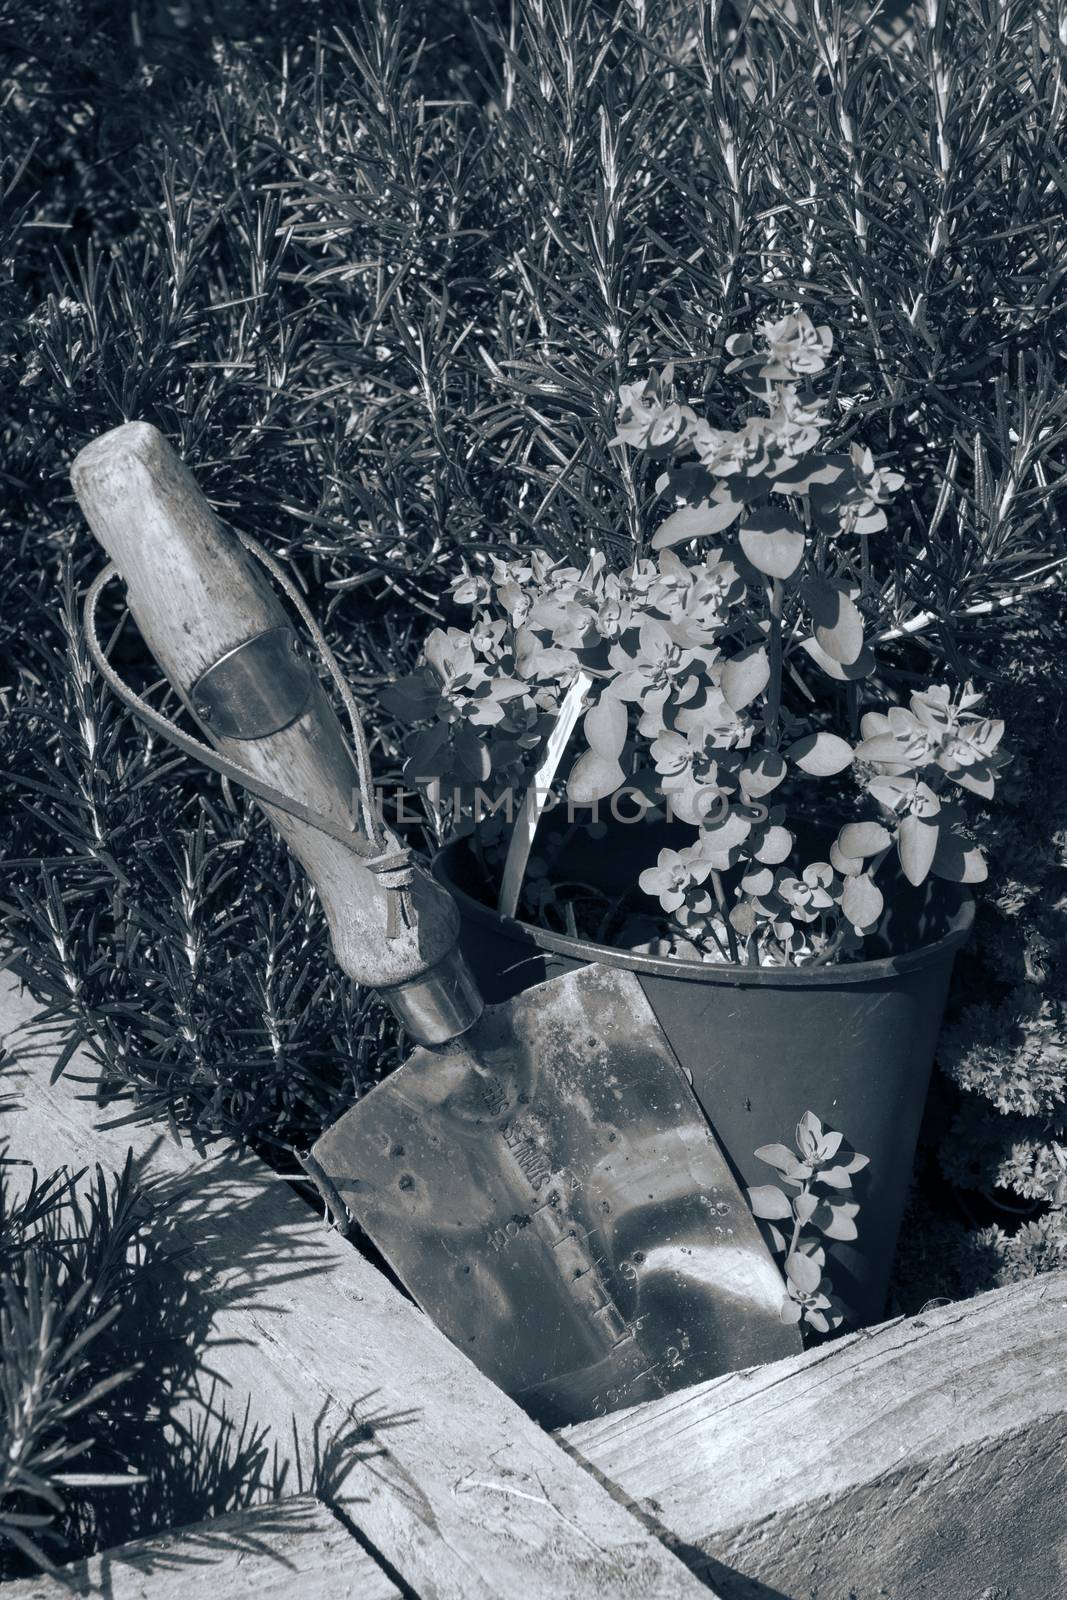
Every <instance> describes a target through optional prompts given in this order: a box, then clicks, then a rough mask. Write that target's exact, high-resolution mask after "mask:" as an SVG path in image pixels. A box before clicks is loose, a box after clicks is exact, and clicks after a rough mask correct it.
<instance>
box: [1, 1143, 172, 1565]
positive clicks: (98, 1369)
mask: <svg viewBox="0 0 1067 1600" xmlns="http://www.w3.org/2000/svg"><path fill="white" fill-rule="evenodd" d="M9 1162H10V1158H9V1157H8V1156H7V1155H6V1153H5V1154H0V1335H2V1354H0V1404H2V1410H0V1576H3V1577H11V1576H13V1575H14V1574H15V1572H16V1571H18V1570H19V1560H18V1558H19V1556H21V1557H23V1558H25V1559H26V1560H28V1561H29V1562H30V1563H32V1564H34V1565H39V1566H49V1565H50V1564H51V1559H50V1558H51V1554H60V1555H61V1556H62V1555H66V1554H69V1553H71V1551H72V1547H73V1549H77V1547H78V1546H79V1544H83V1543H84V1542H85V1539H86V1535H87V1533H88V1529H89V1526H90V1525H91V1521H92V1512H91V1505H92V1501H91V1498H90V1497H88V1496H87V1495H86V1491H87V1490H92V1491H99V1490H101V1489H108V1490H111V1491H112V1492H115V1493H119V1492H121V1493H124V1494H126V1495H128V1494H129V1490H130V1487H131V1485H132V1484H134V1483H135V1482H137V1481H138V1480H137V1476H136V1475H135V1474H134V1473H132V1472H131V1471H130V1470H129V1469H128V1468H127V1465H126V1463H125V1461H124V1460H123V1458H122V1456H121V1454H119V1453H118V1452H116V1450H115V1448H114V1438H113V1436H114V1433H115V1430H116V1427H120V1428H121V1425H122V1421H123V1414H124V1410H125V1404H124V1402H125V1398H126V1396H127V1395H128V1393H129V1388H128V1386H129V1382H130V1379H131V1378H132V1377H133V1376H134V1372H135V1366H131V1364H130V1360H129V1351H130V1348H131V1341H130V1340H129V1337H128V1335H129V1333H130V1329H129V1326H128V1325H127V1326H126V1327H125V1328H123V1329H121V1330H116V1320H117V1319H120V1318H122V1316H123V1303H124V1301H125V1300H127V1299H128V1297H129V1296H130V1294H131V1289H132V1288H133V1286H134V1285H135V1283H136V1281H137V1278H138V1276H139V1274H140V1272H141V1270H142V1269H143V1265H144V1250H143V1241H142V1238H141V1234H142V1231H143V1220H144V1219H143V1205H142V1197H141V1195H140V1194H139V1192H138V1189H137V1186H136V1184H135V1183H134V1181H133V1178H132V1173H131V1170H130V1168H129V1166H127V1168H126V1171H125V1172H124V1173H123V1174H122V1175H121V1176H120V1177H118V1178H117V1179H115V1180H114V1181H113V1183H112V1184H111V1185H109V1184H108V1183H107V1181H106V1180H105V1178H104V1175H103V1173H102V1172H101V1171H100V1169H99V1168H98V1169H97V1177H96V1183H95V1185H94V1186H93V1188H91V1189H90V1191H89V1195H88V1205H86V1204H84V1203H83V1202H82V1201H81V1200H80V1199H79V1196H78V1193H77V1189H76V1186H75V1185H76V1180H75V1178H74V1177H73V1176H72V1175H70V1174H67V1173H63V1172H58V1173H53V1174H52V1175H51V1177H49V1178H46V1179H43V1180H39V1179H38V1176H37V1174H36V1172H34V1173H33V1174H32V1178H31V1179H30V1181H29V1182H28V1183H25V1184H22V1185H20V1186H19V1189H18V1192H17V1193H16V1192H15V1191H14V1189H13V1186H12V1184H11V1182H10V1180H9V1175H8V1173H7V1171H6V1170H5V1169H6V1168H7V1166H8V1165H9ZM127 1323H128V1319H127ZM124 1335H125V1337H124ZM109 1434H110V1435H111V1436H112V1438H111V1439H110V1440H108V1435H109ZM105 1441H106V1442H105Z"/></svg>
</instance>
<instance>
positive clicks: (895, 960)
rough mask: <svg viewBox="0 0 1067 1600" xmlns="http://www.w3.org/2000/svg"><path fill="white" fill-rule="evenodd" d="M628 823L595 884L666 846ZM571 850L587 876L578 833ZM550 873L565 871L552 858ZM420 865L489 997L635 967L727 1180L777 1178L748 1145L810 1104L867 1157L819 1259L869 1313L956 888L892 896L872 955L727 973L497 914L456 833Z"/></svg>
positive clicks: (906, 1158) (851, 1300) (905, 1166)
mask: <svg viewBox="0 0 1067 1600" xmlns="http://www.w3.org/2000/svg"><path fill="white" fill-rule="evenodd" d="M637 831H638V830H635V829H629V830H627V836H626V837H625V838H624V839H621V840H620V839H619V838H616V840H615V841H614V842H613V844H612V845H604V844H601V845H600V846H598V847H597V849H596V851H595V855H596V863H597V864H596V874H595V876H596V880H597V882H598V886H601V887H604V888H605V890H606V892H608V893H611V892H612V890H613V889H616V888H617V887H618V886H620V885H621V886H623V887H625V886H626V885H627V884H633V883H634V882H635V881H636V875H637V872H638V871H639V870H640V868H641V866H643V865H645V864H647V862H646V861H645V860H644V857H645V855H646V853H647V855H648V858H649V859H650V860H654V859H655V852H656V849H657V848H658V847H659V845H661V844H662V843H663V842H664V841H663V839H662V838H659V837H658V830H657V829H655V828H649V829H647V830H646V829H644V828H642V829H641V830H640V833H641V834H642V835H645V834H646V833H647V835H648V837H645V838H642V839H641V840H640V843H639V842H638V840H637V839H636V838H635V837H634V836H635V834H636V833H637ZM623 845H625V847H626V848H625V850H623ZM577 848H579V849H580V850H581V858H580V859H581V876H582V877H583V878H585V879H587V880H588V879H589V878H590V877H591V873H590V860H591V854H592V852H591V849H590V845H589V842H588V840H584V841H582V842H581V843H580V845H579V846H577ZM638 856H640V857H641V859H640V860H638V859H637V857H638ZM570 865H572V866H575V867H577V861H575V860H573V859H572V862H571V863H570ZM556 868H557V869H558V870H559V871H560V873H561V874H562V875H568V863H567V860H566V854H564V855H563V856H561V857H560V860H559V861H558V862H557V863H556ZM433 871H434V874H435V875H436V877H437V878H438V879H439V880H440V882H442V883H444V884H446V885H447V887H448V888H449V889H450V890H451V891H452V893H453V894H454V895H455V897H456V899H457V901H458V903H459V906H460V912H461V916H462V932H461V943H462V948H463V951H464V953H465V955H466V956H467V959H468V961H469V962H470V963H471V966H472V967H473V969H474V973H475V976H476V978H477V980H478V983H479V985H480V986H481V988H482V990H483V992H484V993H485V996H486V999H487V1000H490V1001H495V1000H503V999H508V998H510V997H511V996H512V995H515V994H517V993H519V992H520V991H521V990H523V989H526V988H529V987H530V986H531V985H532V984H535V983H541V982H543V981H544V979H546V978H552V977H556V976H558V975H559V974H560V973H562V972H568V971H571V970H573V968H575V967H576V966H581V965H584V964H586V963H588V962H590V961H598V962H601V963H602V964H603V965H604V966H608V967H628V968H630V969H631V970H632V971H634V972H636V973H637V974H638V976H639V979H640V982H641V987H642V988H643V990H644V992H645V994H646V996H647V998H648V1001H649V1004H650V1005H651V1006H652V1009H653V1010H654V1011H655V1013H656V1016H657V1018H658V1019H659V1022H660V1024H661V1026H662V1027H663V1030H664V1032H665V1033H666V1036H667V1038H668V1040H669V1042H670V1044H671V1048H672V1049H673V1050H674V1053H675V1055H676V1056H677V1057H678V1060H679V1061H680V1063H681V1065H682V1067H683V1068H684V1069H685V1071H686V1072H687V1073H688V1074H689V1075H690V1077H691V1080H692V1084H693V1089H694V1091H695V1093H696V1096H697V1098H698V1100H699V1102H700V1104H701V1107H702V1108H703V1111H704V1114H705V1115H706V1117H707V1118H708V1121H709V1122H710V1123H711V1125H712V1127H713V1128H714V1130H715V1133H716V1135H717V1137H718V1139H719V1142H720V1144H721V1145H722V1146H723V1148H724V1149H725V1151H726V1154H727V1156H728V1158H729V1160H730V1161H731V1163H732V1165H733V1167H734V1171H735V1175H736V1176H737V1177H738V1180H739V1181H740V1182H741V1183H743V1184H747V1185H756V1184H763V1183H769V1182H775V1181H776V1174H775V1173H774V1171H773V1169H771V1168H770V1167H767V1166H765V1165H764V1164H763V1163H762V1162H760V1161H757V1160H756V1159H755V1156H754V1154H753V1152H754V1151H755V1150H756V1149H757V1148H758V1147H760V1146H761V1145H765V1144H775V1143H787V1144H789V1143H791V1142H792V1134H793V1129H794V1126H795V1124H796V1123H797V1122H798V1120H799V1119H800V1117H801V1116H802V1115H803V1113H804V1112H805V1111H807V1110H809V1109H810V1110H812V1111H814V1112H815V1113H816V1114H817V1115H818V1116H819V1117H820V1118H821V1119H822V1120H823V1121H824V1122H825V1123H827V1124H828V1125H829V1126H831V1127H834V1128H837V1129H839V1130H840V1131H841V1132H842V1133H843V1134H844V1136H845V1138H846V1140H847V1141H848V1143H849V1144H851V1145H852V1147H853V1148H854V1149H856V1150H859V1151H862V1153H863V1154H864V1155H867V1156H869V1157H870V1166H869V1167H868V1168H867V1169H865V1170H864V1171H863V1172H862V1173H859V1174H857V1176H856V1179H855V1185H854V1186H855V1194H856V1198H857V1200H858V1201H859V1202H860V1206H861V1210H860V1213H859V1216H858V1218H857V1226H858V1228H859V1238H858V1240H856V1241H855V1243H852V1244H846V1243H841V1242H835V1243H834V1244H833V1245H832V1246H831V1247H830V1255H831V1257H832V1260H833V1271H832V1277H833V1282H834V1288H835V1290H836V1292H837V1293H838V1295H839V1296H840V1297H841V1299H842V1300H843V1301H844V1302H845V1304H846V1305H847V1307H848V1309H849V1312H850V1315H851V1318H852V1320H853V1322H854V1323H866V1322H870V1321H874V1320H877V1318H878V1317H879V1316H880V1315H881V1314H882V1312H883V1309H884V1306H885V1299H886V1292H887V1289H888V1285H889V1278H890V1272H891V1268H892V1263H893V1253H894V1250H895V1248H896V1241H897V1234H898V1232H899V1229H900V1221H901V1216H902V1214H903V1210H904V1205H905V1201H906V1199H907V1192H908V1185H909V1182H910V1178H911V1170H912V1165H913V1161H914V1157H915V1146H916V1142H917V1139H918V1134H919V1125H920V1122H921V1120H922V1114H923V1106H924V1104H925V1100H926V1093H927V1089H928V1086H929V1081H930V1070H931V1067H932V1064H933V1059H934V1049H935V1046H936V1042H937V1035H938V1032H939V1029H940V1027H941V1019H942V1016H943V1013H944V1007H945V998H946V994H947V991H948V984H949V979H950V977H951V973H952V964H953V961H954V959H955V955H956V951H957V950H958V949H959V948H960V946H961V945H962V944H963V943H964V942H965V941H966V939H967V937H968V935H969V933H970V929H971V925H972V922H973V920H974V902H973V900H972V899H971V897H970V895H969V893H968V892H967V891H966V890H965V889H963V888H962V887H960V886H958V885H955V884H948V883H943V882H940V881H938V882H933V883H931V884H929V885H928V886H927V887H926V889H925V890H924V891H912V892H910V893H909V892H907V891H905V892H904V893H902V894H901V895H900V896H899V897H898V900H897V901H896V902H894V905H893V906H892V908H891V910H890V913H889V916H888V917H887V919H886V924H885V926H884V928H883V929H882V930H880V932H879V934H878V935H877V936H875V939H874V940H872V941H871V942H872V944H873V956H872V959H870V960H866V961H856V962H849V963H846V964H844V965H842V966H827V967H815V968H812V967H808V968H804V967H799V968H798V967H787V968H780V967H735V966H718V965H708V964H705V963H702V962H693V961H681V960H677V959H675V958H674V957H657V956H648V955H641V954H637V953H634V952H631V951H628V950H622V949H615V948H613V947H611V946H608V945H599V944H594V943H592V942H591V941H588V940H585V939H575V938H571V937H569V936H567V935H566V934H562V933H556V932H553V931H551V930H549V929H547V928H542V927H537V926H534V925H533V924H530V923H525V922H519V921H517V920H514V919H511V918H503V917H501V916H499V915H498V914H497V913H496V912H495V911H494V910H493V909H492V908H491V906H489V905H487V904H485V903H484V899H480V898H479V895H482V896H484V895H485V889H484V883H483V875H482V872H481V869H480V867H479V864H478V862H477V859H476V857H475V855H474V852H473V851H472V849H471V847H470V841H469V840H468V839H457V840H454V841H453V842H452V843H451V844H448V845H446V846H445V848H444V849H443V850H441V851H440V852H439V853H438V855H437V856H436V858H435V860H434V864H433ZM570 875H574V874H570Z"/></svg>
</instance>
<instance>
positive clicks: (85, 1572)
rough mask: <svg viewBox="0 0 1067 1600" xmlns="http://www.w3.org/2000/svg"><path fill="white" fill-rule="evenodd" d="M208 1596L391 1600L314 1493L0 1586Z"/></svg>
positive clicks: (151, 1599) (12, 1596)
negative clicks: (200, 1589) (201, 1592)
mask: <svg viewBox="0 0 1067 1600" xmlns="http://www.w3.org/2000/svg"><path fill="white" fill-rule="evenodd" d="M202 1584H208V1585H210V1596H211V1600H294V1596H299V1600H399V1597H400V1590H399V1589H398V1588H397V1586H396V1584H395V1583H393V1582H392V1581H391V1580H390V1579H389V1578H388V1577H387V1576H386V1574H385V1573H384V1572H383V1571H382V1569H381V1567H380V1566H379V1565H378V1563H377V1562H376V1561H375V1559H374V1557H373V1556H371V1555H369V1554H368V1553H367V1551H366V1550H364V1549H362V1548H361V1547H360V1545H359V1544H358V1543H357V1542H356V1540H355V1539H354V1538H353V1536H352V1534H351V1533H349V1532H348V1530H347V1529H346V1528H345V1527H344V1526H343V1524H342V1523H341V1522H339V1521H338V1519H337V1518H336V1517H335V1516H334V1515H333V1513H332V1512H331V1511H329V1510H328V1509H327V1507H326V1506H324V1505H323V1504H322V1502H321V1501H320V1500H316V1499H315V1498H314V1497H313V1496H312V1495H294V1496H293V1497H292V1498H291V1499H288V1500H278V1501H276V1502H275V1503H274V1504H272V1505H267V1506H257V1507H255V1508H254V1509H252V1510H250V1511H240V1512H235V1513H233V1514H232V1515H230V1516H225V1517H213V1518H212V1519H211V1520H210V1521H209V1522H198V1523H197V1524H196V1526H195V1527H192V1528H180V1529H177V1530H175V1531H173V1532H171V1533H167V1534H163V1535H160V1536H159V1537H158V1538H154V1539H137V1540H135V1541H134V1542H133V1543H132V1544H124V1545H121V1546H120V1547H119V1548H118V1549H117V1550H108V1551H105V1552H104V1553H103V1554H102V1555H98V1556H92V1557H90V1559H89V1560H87V1561H77V1562H72V1563H71V1564H70V1565H69V1566H65V1567H63V1568H61V1569H60V1576H59V1577H57V1578H47V1577H41V1578H25V1579H21V1580H19V1581H18V1582H16V1583H5V1584H4V1587H3V1595H4V1600H70V1596H71V1595H106V1596H107V1600H186V1597H187V1596H188V1595H189V1594H190V1592H191V1590H192V1588H193V1586H194V1585H197V1586H199V1585H202Z"/></svg>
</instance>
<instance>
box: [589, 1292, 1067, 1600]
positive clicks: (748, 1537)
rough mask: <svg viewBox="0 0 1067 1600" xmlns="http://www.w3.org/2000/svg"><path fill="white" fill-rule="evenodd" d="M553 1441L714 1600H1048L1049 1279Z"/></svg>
mask: <svg viewBox="0 0 1067 1600" xmlns="http://www.w3.org/2000/svg"><path fill="white" fill-rule="evenodd" d="M564 1438H565V1439H566V1441H567V1443H568V1445H569V1447H570V1448H572V1449H574V1450H575V1451H576V1452H577V1453H578V1454H579V1455H580V1457H581V1458H582V1459H583V1460H585V1461H586V1462H587V1463H589V1464H590V1465H591V1466H592V1467H594V1468H595V1469H596V1470H597V1471H598V1472H599V1473H600V1474H602V1475H603V1477H604V1479H605V1480H610V1481H611V1482H613V1483H614V1484H615V1485H616V1487H617V1491H618V1492H619V1493H621V1494H622V1495H623V1496H624V1497H625V1499H626V1501H627V1503H629V1504H630V1505H631V1506H632V1508H633V1509H635V1510H637V1511H639V1512H640V1513H641V1514H643V1515H644V1516H645V1517H646V1518H647V1520H648V1522H649V1525H650V1526H652V1527H656V1528H658V1529H660V1530H661V1531H663V1532H664V1533H665V1534H666V1535H668V1536H669V1537H671V1538H672V1539H673V1540H674V1541H675V1546H676V1548H678V1549H679V1550H680V1551H683V1552H684V1553H685V1555H686V1559H687V1560H688V1561H689V1562H690V1564H691V1565H692V1566H693V1567H694V1569H695V1570H702V1571H705V1572H707V1573H709V1574H711V1575H712V1576H713V1578H714V1581H715V1584H716V1586H717V1588H718V1589H719V1592H720V1593H721V1594H722V1595H723V1596H724V1600H772V1597H782V1596H788V1597H791V1600H919V1597H926V1596H929V1597H930V1600H934V1597H936V1600H1062V1597H1063V1596H1064V1595H1067V1449H1065V1446H1067V1272H1058V1273H1050V1274H1048V1275H1047V1276H1044V1277H1041V1278H1038V1279H1035V1280H1033V1281H1031V1282H1028V1283H1023V1284H1018V1285H1015V1286H1012V1287H1011V1288H1008V1289H1003V1290H998V1291H996V1292H994V1293H992V1294H985V1295H981V1296H979V1297H977V1298H976V1299H974V1300H970V1301H964V1302H960V1303H957V1304H954V1305H950V1306H944V1307H941V1308H939V1309H937V1310H933V1311H930V1312H927V1313H925V1314H923V1315H922V1316H919V1317H911V1318H907V1319H900V1320H898V1321H895V1322H890V1323H886V1324H884V1325H883V1326H882V1327H880V1328H875V1329H872V1330H868V1331H865V1332H863V1333H860V1334H855V1335H853V1336H851V1337H850V1338H847V1339H844V1340H841V1341H838V1342H835V1343H834V1344H831V1345H829V1346H827V1347H825V1348H824V1349H822V1350H817V1351H809V1352H808V1353H807V1354H805V1355H803V1356H799V1357H794V1358H792V1359H790V1360H788V1361H780V1362H777V1363H775V1364H774V1365H773V1366H769V1367H763V1368H760V1369H756V1370H752V1371H749V1372H743V1373H732V1374H730V1375H729V1376H728V1377H725V1378H721V1379H717V1380H715V1381H713V1382H711V1383H707V1384H702V1385H699V1386H697V1387H695V1388H693V1389H690V1390H687V1391H685V1392H684V1393H682V1394H678V1395H674V1396H670V1397H667V1398H665V1399H664V1400H662V1401H653V1402H651V1403H649V1404H648V1405H646V1406H642V1407H640V1408H636V1409H635V1410H633V1411H630V1412H621V1413H618V1414H616V1415H615V1416H612V1417H607V1418H604V1419H601V1420H599V1421H597V1422H591V1423H583V1424H581V1425H579V1426H578V1427H575V1428H570V1429H567V1430H566V1432H565V1434H564Z"/></svg>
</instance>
